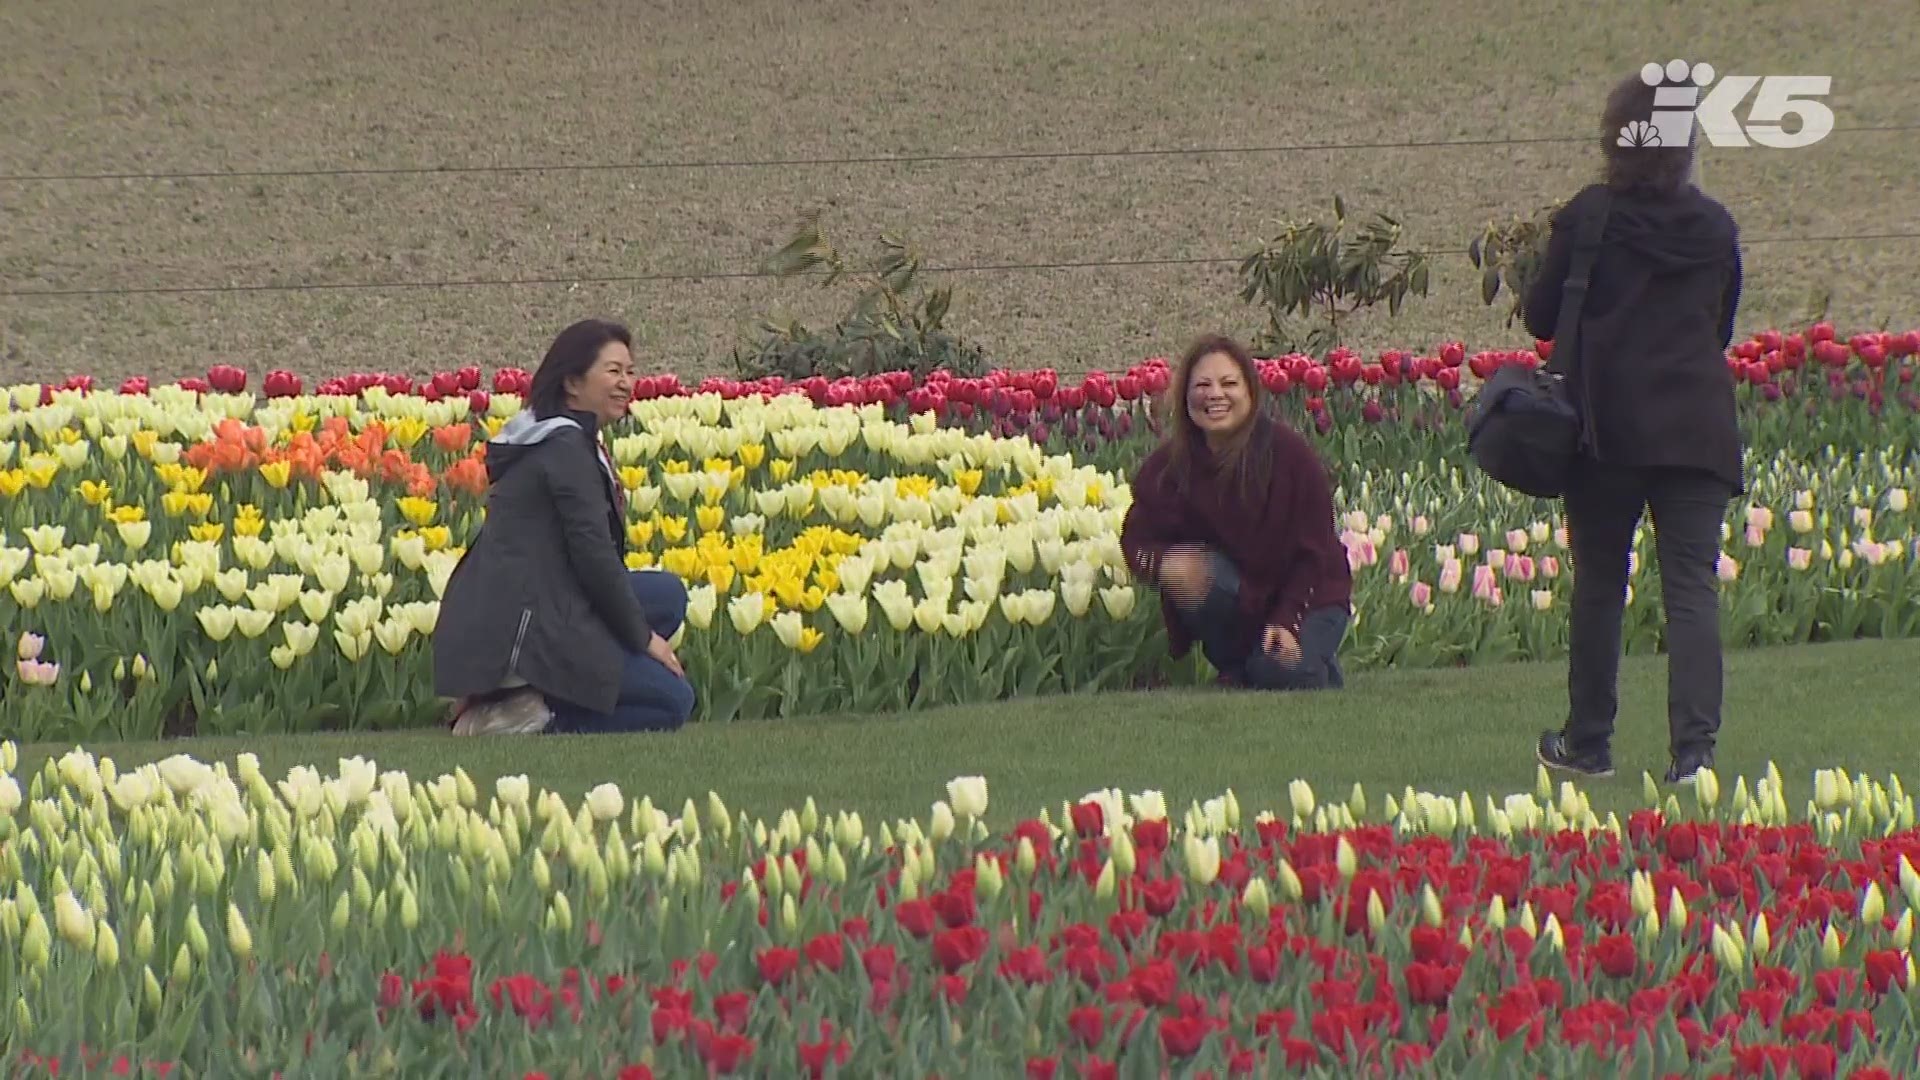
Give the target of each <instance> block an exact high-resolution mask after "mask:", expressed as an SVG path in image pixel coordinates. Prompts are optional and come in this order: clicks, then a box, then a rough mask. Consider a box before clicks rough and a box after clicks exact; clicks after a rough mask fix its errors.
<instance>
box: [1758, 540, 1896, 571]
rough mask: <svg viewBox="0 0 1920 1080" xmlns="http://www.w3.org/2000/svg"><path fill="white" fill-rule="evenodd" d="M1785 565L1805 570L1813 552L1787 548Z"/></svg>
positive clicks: (1810, 561) (1808, 565)
mask: <svg viewBox="0 0 1920 1080" xmlns="http://www.w3.org/2000/svg"><path fill="white" fill-rule="evenodd" d="M1916 547H1920V544H1917V545H1916ZM1787 565H1788V566H1791V567H1793V568H1794V569H1795V570H1805V569H1807V568H1808V567H1810V566H1812V565H1813V552H1812V551H1811V550H1809V549H1807V548H1803V547H1791V548H1788V549H1787Z"/></svg>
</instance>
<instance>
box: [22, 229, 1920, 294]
mask: <svg viewBox="0 0 1920 1080" xmlns="http://www.w3.org/2000/svg"><path fill="white" fill-rule="evenodd" d="M1882 240H1920V232H1885V233H1853V234H1849V235H1843V236H1763V237H1755V238H1752V239H1743V240H1741V244H1742V245H1743V246H1753V245H1758V244H1837V243H1860V242H1869V241H1882ZM1466 253H1467V249H1466V248H1450V249H1429V250H1425V251H1418V252H1412V253H1411V254H1418V255H1425V256H1427V257H1429V258H1437V257H1447V256H1454V255H1465V254H1466ZM1243 261H1244V258H1243V257H1231V256H1215V257H1211V258H1171V259H1107V260H1099V261H1094V260H1086V261H1079V262H1029V263H1015V262H1002V263H970V264H962V265H955V266H923V267H920V268H919V272H920V273H925V274H999V273H1024V272H1028V271H1036V270H1109V269H1114V270H1128V269H1138V268H1142V267H1162V266H1220V265H1227V264H1238V263H1240V262H1243ZM825 273H826V271H824V270H812V271H803V272H799V273H794V274H788V275H781V274H779V273H776V272H774V271H771V270H730V271H708V272H705V273H687V272H681V273H657V274H609V275H585V276H579V277H520V278H462V279H448V280H431V281H366V282H333V283H320V284H297V285H296V284H285V285H279V284H272V283H256V284H245V285H155V286H133V287H127V288H122V287H103V288H75V289H0V296H4V297H20V298H27V297H62V296H68V297H71V296H161V295H165V296H185V295H191V294H196V293H282V292H355V291H383V290H402V289H479V288H518V287H523V286H548V285H623V284H657V283H665V282H707V281H741V280H752V279H763V278H777V277H781V276H787V277H813V276H820V275H823V274H825Z"/></svg>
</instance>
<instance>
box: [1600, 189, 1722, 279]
mask: <svg viewBox="0 0 1920 1080" xmlns="http://www.w3.org/2000/svg"><path fill="white" fill-rule="evenodd" d="M1604 236H1605V242H1606V243H1608V244H1610V245H1613V246H1616V247H1619V248H1622V249H1625V250H1627V251H1631V252H1633V253H1634V254H1635V255H1636V256H1638V257H1639V259H1640V260H1642V261H1644V262H1646V263H1648V264H1650V265H1652V266H1653V267H1655V268H1656V269H1659V270H1662V271H1680V270H1688V269H1692V268H1695V267H1700V266H1708V265H1712V264H1714V263H1718V262H1724V261H1726V259H1727V258H1728V255H1729V254H1730V252H1731V249H1732V247H1733V243H1734V230H1733V220H1732V218H1731V217H1730V216H1729V215H1728V214H1727V212H1726V211H1725V210H1724V209H1723V208H1721V206H1720V204H1719V203H1717V202H1715V201H1713V200H1712V199H1710V198H1708V197H1707V196H1705V195H1703V194H1702V193H1700V192H1699V191H1697V190H1695V189H1693V188H1688V189H1687V190H1686V191H1685V192H1683V193H1682V194H1680V195H1677V196H1673V197H1669V198H1658V197H1650V196H1644V195H1632V194H1615V195H1614V197H1613V205H1612V209H1611V210H1610V211H1609V214H1608V217H1607V227H1606V231H1605V233H1604Z"/></svg>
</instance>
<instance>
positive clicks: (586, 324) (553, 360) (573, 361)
mask: <svg viewBox="0 0 1920 1080" xmlns="http://www.w3.org/2000/svg"><path fill="white" fill-rule="evenodd" d="M615 341H617V342H619V343H620V344H622V345H625V346H626V347H627V348H629V349H631V348H633V334H632V333H630V332H629V331H628V330H627V328H626V327H624V326H622V325H620V324H619V323H617V322H608V321H607V320H605V319H581V320H580V321H579V322H577V323H574V324H573V325H572V326H569V327H567V328H566V329H565V330H562V331H560V336H558V337H556V338H554V339H553V344H552V345H550V346H548V347H547V355H546V356H545V357H544V358H543V359H542V360H541V361H540V366H539V367H538V368H536V369H534V372H533V386H532V387H531V388H530V389H529V390H528V391H527V405H528V406H529V407H530V408H532V409H533V416H534V419H536V420H545V419H546V418H548V417H550V416H557V415H559V414H560V413H563V412H566V411H567V380H568V379H571V378H574V377H576V376H580V375H585V374H586V373H587V371H588V370H589V369H590V368H592V367H593V364H594V361H596V360H598V359H600V350H601V349H604V348H606V347H607V345H608V343H610V342H615Z"/></svg>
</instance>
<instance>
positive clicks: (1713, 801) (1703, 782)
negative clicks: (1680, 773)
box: [1693, 766, 1720, 811]
mask: <svg viewBox="0 0 1920 1080" xmlns="http://www.w3.org/2000/svg"><path fill="white" fill-rule="evenodd" d="M1693 794H1694V798H1695V799H1696V800H1697V801H1698V802H1699V803H1700V809H1701V810H1702V811H1708V810H1712V809H1713V808H1714V807H1715V806H1717V805H1718V804H1719V802H1720V778H1719V777H1718V776H1716V775H1715V774H1714V771H1713V770H1712V769H1710V768H1707V767H1705V766H1702V767H1701V768H1700V770H1699V771H1698V772H1696V773H1694V774H1693Z"/></svg>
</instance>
